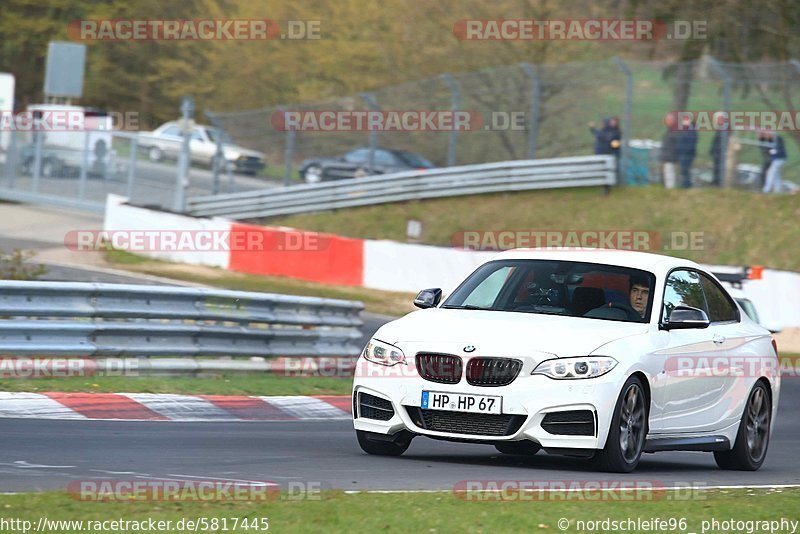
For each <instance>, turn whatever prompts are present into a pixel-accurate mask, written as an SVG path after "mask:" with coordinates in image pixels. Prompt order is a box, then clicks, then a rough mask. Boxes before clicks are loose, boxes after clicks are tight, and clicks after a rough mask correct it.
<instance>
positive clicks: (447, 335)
mask: <svg viewBox="0 0 800 534" xmlns="http://www.w3.org/2000/svg"><path fill="white" fill-rule="evenodd" d="M648 329H649V325H647V324H646V323H627V322H621V321H606V320H602V319H589V318H584V317H563V316H555V315H537V314H533V313H515V312H499V311H481V310H450V309H442V308H432V309H429V310H421V311H417V312H413V313H410V314H408V315H406V316H405V317H403V318H401V319H398V320H396V321H392V322H391V323H388V324H385V325H384V326H382V327H381V328H380V329H379V330H378V331H377V332H376V333H375V337H376V338H378V339H380V340H382V341H385V342H387V343H392V344H396V345H399V346H400V347H401V348H404V349H405V348H408V349H409V350H410V351H412V352H415V351H419V350H423V351H431V352H440V351H441V352H447V353H452V351H457V352H455V353H456V354H460V353H461V352H462V350H463V347H464V346H466V345H473V346H475V347H476V349H475V352H474V354H473V355H474V356H513V355H517V356H532V357H537V356H538V357H541V356H543V355H550V356H549V357H552V355H555V356H559V357H567V356H586V355H589V354H591V353H592V352H593V351H594V350H596V349H597V348H598V347H601V346H602V345H605V344H606V343H609V342H611V341H614V340H616V339H619V338H623V337H627V336H632V335H637V334H643V333H646V332H647V331H648ZM537 359H538V358H537Z"/></svg>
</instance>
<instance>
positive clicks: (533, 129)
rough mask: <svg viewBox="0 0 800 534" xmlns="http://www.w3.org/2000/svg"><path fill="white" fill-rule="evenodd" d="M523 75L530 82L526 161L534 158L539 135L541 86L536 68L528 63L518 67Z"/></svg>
mask: <svg viewBox="0 0 800 534" xmlns="http://www.w3.org/2000/svg"><path fill="white" fill-rule="evenodd" d="M520 67H522V70H523V71H524V72H525V75H526V76H527V77H528V78H530V80H531V101H530V111H529V113H530V117H529V119H528V159H535V158H536V143H537V137H538V134H539V113H540V109H539V106H540V102H541V84H540V82H539V73H538V72H537V71H536V67H535V66H533V65H531V64H530V63H522V64H521V65H520Z"/></svg>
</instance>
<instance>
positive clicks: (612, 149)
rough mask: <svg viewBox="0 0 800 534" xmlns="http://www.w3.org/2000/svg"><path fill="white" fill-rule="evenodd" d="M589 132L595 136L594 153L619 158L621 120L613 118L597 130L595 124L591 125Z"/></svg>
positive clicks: (591, 123) (605, 120) (604, 121)
mask: <svg viewBox="0 0 800 534" xmlns="http://www.w3.org/2000/svg"><path fill="white" fill-rule="evenodd" d="M589 130H591V132H592V134H594V153H595V154H600V155H607V156H617V157H619V147H620V139H622V134H621V132H620V130H619V119H617V118H616V117H612V118H610V119H604V120H603V127H602V128H601V129H599V130H598V129H597V128H595V127H594V123H593V122H590V123H589Z"/></svg>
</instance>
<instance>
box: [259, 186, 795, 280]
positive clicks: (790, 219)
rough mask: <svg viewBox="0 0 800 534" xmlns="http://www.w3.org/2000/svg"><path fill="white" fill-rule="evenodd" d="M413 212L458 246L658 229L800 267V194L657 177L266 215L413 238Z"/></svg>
mask: <svg viewBox="0 0 800 534" xmlns="http://www.w3.org/2000/svg"><path fill="white" fill-rule="evenodd" d="M409 219H415V220H419V221H421V222H422V227H423V235H422V239H421V241H422V242H423V243H427V244H431V245H442V246H453V244H454V236H457V235H458V234H459V233H460V232H464V231H484V232H499V231H504V230H512V231H531V230H539V231H543V230H547V231H565V230H593V231H609V230H628V231H648V232H656V233H657V234H658V235H659V236H661V242H660V243H657V242H656V239H653V240H651V250H650V251H651V252H657V253H662V254H667V255H673V256H680V257H684V258H687V259H690V260H694V261H699V262H703V263H710V264H722V265H750V264H755V265H765V266H767V267H772V268H776V269H788V270H794V271H800V247H798V246H796V244H797V240H798V238H800V230H798V226H797V224H796V221H798V220H800V197H798V196H795V195H761V194H757V193H749V192H744V191H733V190H709V189H692V190H688V191H686V190H667V189H664V188H662V187H658V186H651V187H627V188H621V189H614V190H613V191H612V192H611V194H609V195H604V194H603V191H602V189H600V188H581V189H566V190H553V191H526V192H516V193H498V194H490V195H475V196H463V197H451V198H443V199H435V200H424V201H412V202H402V203H393V204H383V205H379V206H366V207H360V208H350V209H346V210H338V211H331V212H324V213H316V214H304V215H293V216H287V217H279V218H275V219H269V220H264V221H261V222H262V223H263V224H269V225H277V226H290V227H294V228H301V229H304V230H313V231H318V232H329V233H333V234H338V235H343V236H350V237H360V238H370V239H392V240H395V241H405V239H406V227H407V223H408V220H409ZM673 232H702V244H701V246H700V247H698V249H697V250H681V249H679V248H678V249H676V247H675V246H674V245H679V244H680V243H679V242H677V240H676V242H675V243H674V244H673V246H672V247H670V248H666V247H669V246H670V236H671V235H673Z"/></svg>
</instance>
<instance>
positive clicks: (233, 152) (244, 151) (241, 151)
mask: <svg viewBox="0 0 800 534" xmlns="http://www.w3.org/2000/svg"><path fill="white" fill-rule="evenodd" d="M222 150H223V152H225V157H226V158H227V159H235V158H237V157H239V156H246V157H251V158H258V159H264V154H263V153H262V152H258V151H257V150H250V149H249V148H244V147H241V146H239V145H222ZM234 156H235V157H234Z"/></svg>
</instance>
